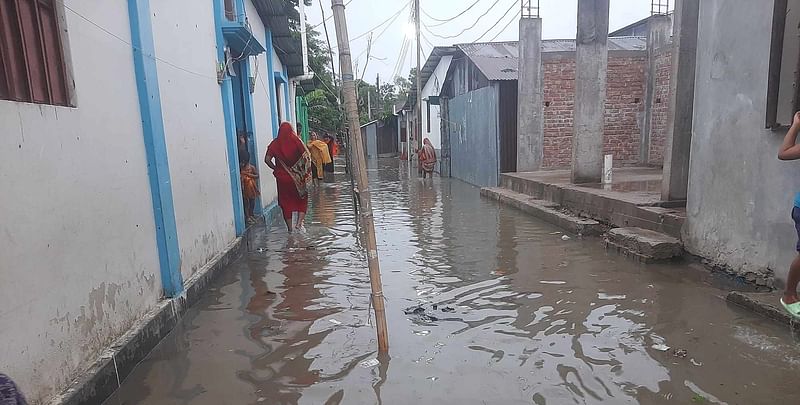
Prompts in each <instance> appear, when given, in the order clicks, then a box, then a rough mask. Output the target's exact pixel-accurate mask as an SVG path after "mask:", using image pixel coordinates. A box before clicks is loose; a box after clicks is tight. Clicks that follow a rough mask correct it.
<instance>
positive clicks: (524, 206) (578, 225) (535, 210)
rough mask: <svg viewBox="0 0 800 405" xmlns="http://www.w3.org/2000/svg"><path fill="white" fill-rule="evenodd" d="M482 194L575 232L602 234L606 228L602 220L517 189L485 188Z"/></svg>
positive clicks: (587, 234)
mask: <svg viewBox="0 0 800 405" xmlns="http://www.w3.org/2000/svg"><path fill="white" fill-rule="evenodd" d="M481 195H482V196H484V197H487V198H491V199H493V200H496V201H499V202H501V203H504V204H507V205H510V206H512V207H514V208H517V209H519V210H522V211H524V212H526V213H528V214H531V215H533V216H534V217H537V218H539V219H541V220H543V221H546V222H549V223H551V224H553V225H556V226H558V227H560V228H563V229H565V230H567V231H569V232H571V233H574V234H580V235H586V236H589V235H601V234H602V233H603V232H604V230H605V228H604V227H603V225H602V224H601V223H600V222H597V221H595V220H593V219H586V218H580V217H577V216H575V215H572V214H569V213H566V212H564V211H563V210H562V209H561V208H560V207H559V206H558V204H555V203H553V202H550V201H544V200H537V199H535V198H532V197H531V196H528V195H525V194H522V193H518V192H516V191H512V190H508V189H504V188H483V189H481Z"/></svg>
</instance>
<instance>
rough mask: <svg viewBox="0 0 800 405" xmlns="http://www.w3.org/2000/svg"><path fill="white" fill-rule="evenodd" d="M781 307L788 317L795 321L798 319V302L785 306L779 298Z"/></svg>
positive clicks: (799, 315)
mask: <svg viewBox="0 0 800 405" xmlns="http://www.w3.org/2000/svg"><path fill="white" fill-rule="evenodd" d="M781 305H783V308H784V309H785V310H786V312H788V313H789V315H791V316H793V317H794V318H795V319H800V301H798V302H795V303H792V304H787V303H785V302H783V298H781Z"/></svg>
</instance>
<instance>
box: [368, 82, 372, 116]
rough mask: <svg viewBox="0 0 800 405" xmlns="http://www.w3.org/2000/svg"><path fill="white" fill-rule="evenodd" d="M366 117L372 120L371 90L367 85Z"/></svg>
mask: <svg viewBox="0 0 800 405" xmlns="http://www.w3.org/2000/svg"><path fill="white" fill-rule="evenodd" d="M367 118H369V120H370V121H372V92H371V91H369V87H367Z"/></svg>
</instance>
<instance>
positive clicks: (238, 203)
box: [214, 0, 245, 236]
mask: <svg viewBox="0 0 800 405" xmlns="http://www.w3.org/2000/svg"><path fill="white" fill-rule="evenodd" d="M223 1H224V0H214V29H215V32H216V37H217V60H218V61H219V62H220V63H223V61H225V38H224V37H223V35H222V25H223V23H224V21H225V6H224V4H223V3H222V2H223ZM220 96H221V98H222V113H223V115H224V116H225V146H226V147H227V150H228V171H229V175H230V178H231V200H232V202H233V224H234V228H235V229H236V235H237V236H242V235H244V231H245V224H244V205H243V202H242V181H241V177H240V175H239V148H238V141H237V139H236V117H234V115H233V85H232V84H231V78H230V77H228V76H227V74H226V75H225V78H224V79H223V80H222V84H221V85H220Z"/></svg>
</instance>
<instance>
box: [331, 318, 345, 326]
mask: <svg viewBox="0 0 800 405" xmlns="http://www.w3.org/2000/svg"><path fill="white" fill-rule="evenodd" d="M328 322H330V323H332V324H334V325H341V324H342V323H341V322H339V321H337V320H336V319H328Z"/></svg>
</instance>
